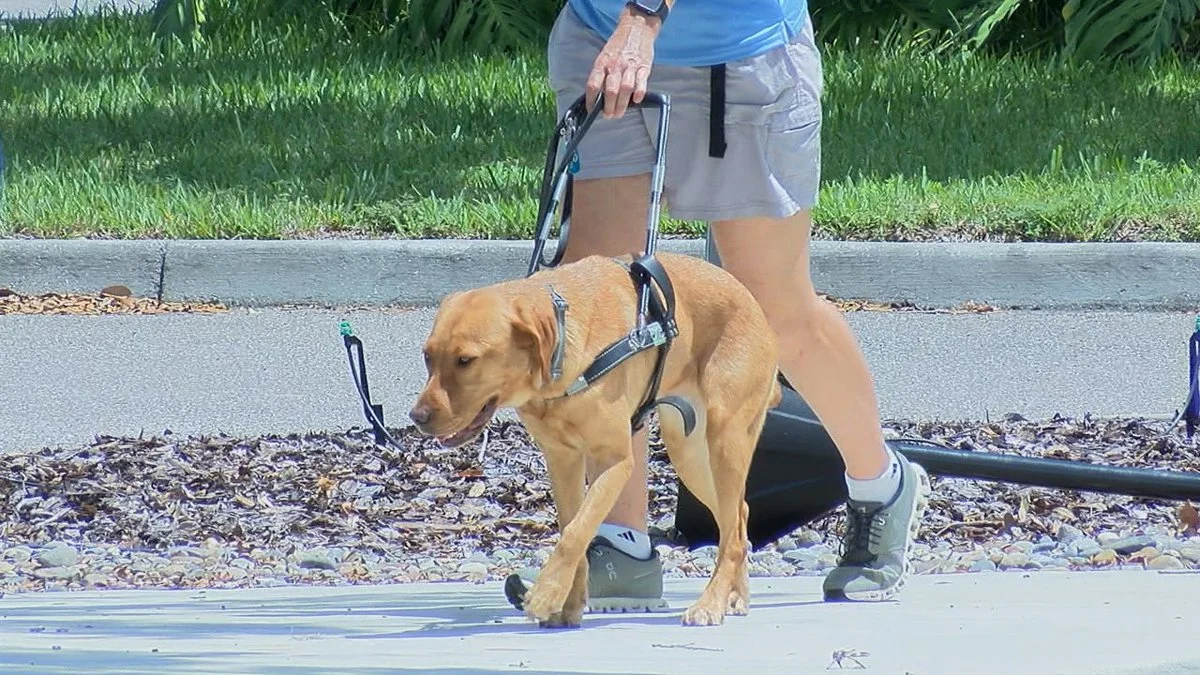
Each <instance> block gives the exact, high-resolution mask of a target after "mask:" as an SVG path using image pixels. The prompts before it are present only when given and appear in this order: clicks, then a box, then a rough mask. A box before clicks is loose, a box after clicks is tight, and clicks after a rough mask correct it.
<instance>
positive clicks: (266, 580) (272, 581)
mask: <svg viewBox="0 0 1200 675" xmlns="http://www.w3.org/2000/svg"><path fill="white" fill-rule="evenodd" d="M254 585H255V586H258V587H260V588H276V587H278V586H286V585H287V582H286V581H284V580H283V579H279V578H277V577H255V578H254Z"/></svg>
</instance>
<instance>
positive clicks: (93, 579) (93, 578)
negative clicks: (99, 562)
mask: <svg viewBox="0 0 1200 675" xmlns="http://www.w3.org/2000/svg"><path fill="white" fill-rule="evenodd" d="M110 581H111V579H110V578H109V576H108V575H107V574H98V573H96V572H92V573H91V574H86V575H84V577H83V583H85V584H87V585H88V586H108V585H109V583H110Z"/></svg>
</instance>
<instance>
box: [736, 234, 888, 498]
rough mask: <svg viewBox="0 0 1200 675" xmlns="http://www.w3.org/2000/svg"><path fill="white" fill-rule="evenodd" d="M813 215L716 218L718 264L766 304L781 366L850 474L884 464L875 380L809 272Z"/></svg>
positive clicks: (869, 474)
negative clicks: (832, 442)
mask: <svg viewBox="0 0 1200 675" xmlns="http://www.w3.org/2000/svg"><path fill="white" fill-rule="evenodd" d="M811 229H812V216H811V213H810V212H809V211H807V210H805V211H800V212H798V213H797V214H795V215H793V216H792V217H790V218H786V219H771V218H747V219H741V220H733V221H723V222H719V223H714V224H713V238H714V239H715V240H716V244H717V248H718V250H719V251H720V255H721V266H722V267H724V268H725V269H727V270H729V271H730V273H732V274H733V275H734V276H735V277H737V278H738V279H739V280H741V282H742V283H743V284H745V285H746V287H747V288H749V289H750V292H751V293H752V294H754V297H755V298H757V299H758V302H759V304H760V305H762V308H763V311H764V312H766V315H767V319H768V320H769V321H770V323H771V326H772V327H773V328H774V329H775V332H776V334H777V335H778V336H779V347H780V369H781V370H782V371H783V374H784V376H785V377H787V378H788V381H789V382H791V383H792V384H793V385H794V386H795V387H796V388H797V391H799V392H800V395H801V396H803V397H804V399H805V401H807V402H808V404H809V405H811V406H812V409H813V412H814V413H816V415H817V417H818V418H819V419H820V420H821V423H822V424H823V425H824V426H825V428H826V430H827V431H828V432H829V436H830V438H832V439H833V441H834V443H836V444H837V447H838V449H839V450H840V451H841V453H842V458H843V460H844V461H845V463H846V473H847V474H849V475H850V476H851V477H853V478H859V479H863V480H866V479H870V478H875V477H876V476H879V475H880V474H881V473H882V472H883V471H884V469H885V468H886V467H887V461H888V457H887V453H886V452H885V451H884V442H883V432H882V429H881V424H880V420H879V406H878V403H877V400H876V397H875V384H874V380H873V378H872V377H871V373H870V371H869V369H868V367H867V361H866V358H865V357H864V356H863V354H862V351H861V349H860V348H859V346H858V342H857V340H856V339H855V337H854V334H853V333H852V332H851V329H850V325H849V324H848V323H847V322H846V319H845V317H843V316H842V313H841V312H840V311H838V309H837V308H836V307H834V306H833V305H831V304H830V303H828V302H826V301H824V300H822V299H821V298H820V297H819V296H818V295H817V292H816V289H815V288H813V284H812V279H811V277H810V273H809V263H808V258H809V237H810V232H811Z"/></svg>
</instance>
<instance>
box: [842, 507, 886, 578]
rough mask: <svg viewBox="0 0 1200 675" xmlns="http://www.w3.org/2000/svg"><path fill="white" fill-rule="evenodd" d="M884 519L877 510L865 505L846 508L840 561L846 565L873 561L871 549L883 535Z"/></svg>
mask: <svg viewBox="0 0 1200 675" xmlns="http://www.w3.org/2000/svg"><path fill="white" fill-rule="evenodd" d="M883 525H884V519H883V518H882V517H881V516H880V515H879V511H878V510H876V509H873V508H870V507H866V506H850V507H849V508H848V509H846V536H845V538H844V539H843V540H842V562H843V564H847V565H868V564H870V563H872V562H874V561H875V554H874V553H872V552H871V549H872V548H873V547H874V546H875V545H876V544H878V543H879V539H880V537H881V536H882V535H883Z"/></svg>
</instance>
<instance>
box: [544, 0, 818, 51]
mask: <svg viewBox="0 0 1200 675" xmlns="http://www.w3.org/2000/svg"><path fill="white" fill-rule="evenodd" d="M568 3H569V4H570V6H571V8H572V9H574V10H575V13H576V14H578V15H579V18H580V19H581V20H582V21H583V23H585V24H586V25H587V26H588V27H589V28H591V29H592V30H594V31H596V32H597V33H600V35H602V36H604V38H605V39H607V38H608V37H609V36H610V35H612V32H613V30H614V29H615V28H616V25H617V19H618V18H619V17H620V16H621V12H622V11H623V10H624V9H625V3H626V0H568ZM806 21H808V2H807V0H679V1H678V2H677V3H676V4H675V5H674V7H673V8H672V9H671V13H670V14H669V15H668V16H667V20H666V22H664V23H663V27H662V31H661V32H660V33H659V34H658V39H657V40H655V42H654V62H655V63H662V64H667V65H674V66H712V65H716V64H718V63H728V62H730V61H736V60H738V59H743V58H749V57H751V56H757V55H759V54H762V53H763V52H766V51H769V50H771V49H774V48H775V47H778V46H780V45H784V44H787V42H788V41H790V40H791V39H792V37H793V36H795V35H796V33H798V32H800V30H801V29H803V27H804V25H805V22H806Z"/></svg>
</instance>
